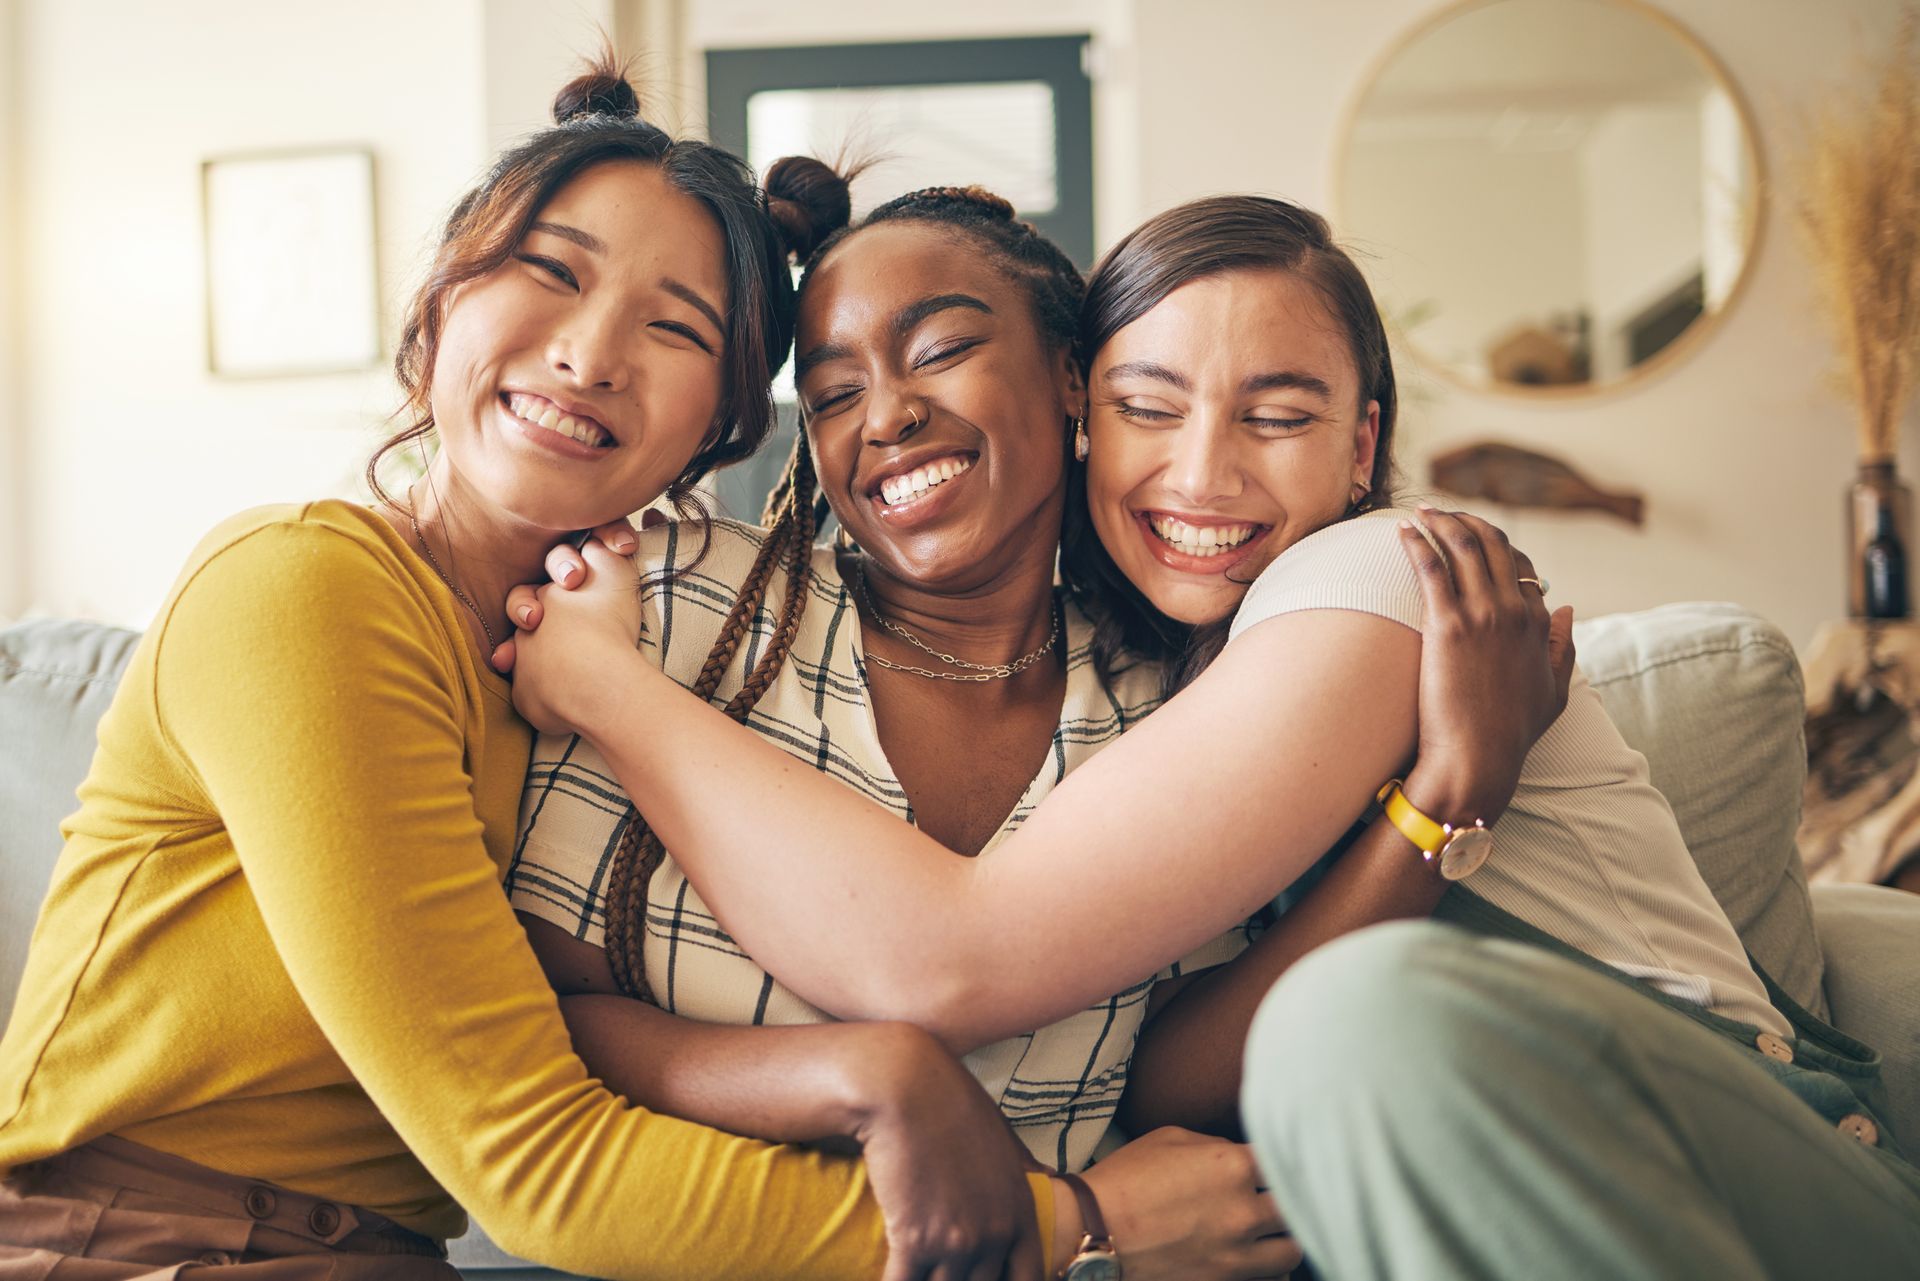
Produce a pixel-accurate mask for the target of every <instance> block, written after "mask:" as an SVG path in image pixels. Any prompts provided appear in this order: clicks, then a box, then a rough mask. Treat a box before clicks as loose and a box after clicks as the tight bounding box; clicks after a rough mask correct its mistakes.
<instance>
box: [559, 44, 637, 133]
mask: <svg viewBox="0 0 1920 1281" xmlns="http://www.w3.org/2000/svg"><path fill="white" fill-rule="evenodd" d="M639 114H640V95H639V94H638V93H637V92H635V91H634V87H633V85H632V84H631V83H630V82H629V81H628V80H627V68H626V65H625V64H624V63H622V62H620V61H618V60H616V59H615V58H614V56H613V54H612V52H611V51H607V52H603V53H601V54H600V56H599V57H597V58H595V59H593V61H591V62H589V63H588V64H587V69H586V71H584V72H583V73H581V74H580V75H578V76H575V77H574V78H573V79H571V80H569V81H567V83H566V86H565V87H564V88H562V89H561V90H560V92H559V93H558V94H556V95H554V99H553V122H554V123H555V124H557V125H558V124H565V123H566V122H567V121H569V120H576V119H578V118H579V117H581V116H613V117H614V118H616V119H622V120H632V119H635V118H636V117H638V116H639Z"/></svg>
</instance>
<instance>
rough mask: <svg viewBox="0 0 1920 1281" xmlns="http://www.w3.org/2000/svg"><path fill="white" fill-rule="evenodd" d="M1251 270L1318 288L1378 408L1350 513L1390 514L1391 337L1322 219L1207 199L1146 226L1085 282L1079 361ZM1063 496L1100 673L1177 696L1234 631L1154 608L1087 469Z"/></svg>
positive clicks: (1285, 206) (1067, 567)
mask: <svg viewBox="0 0 1920 1281" xmlns="http://www.w3.org/2000/svg"><path fill="white" fill-rule="evenodd" d="M1249 270H1266V271H1276V270H1277V271H1285V272H1288V273H1290V274H1292V275H1293V276H1295V277H1297V278H1299V279H1300V280H1303V281H1305V282H1307V283H1308V284H1310V285H1312V286H1313V287H1314V288H1315V289H1317V290H1318V291H1319V293H1320V296H1321V297H1322V298H1323V299H1324V300H1325V301H1326V304H1327V310H1328V311H1329V313H1331V314H1332V316H1333V317H1334V319H1335V321H1337V322H1338V323H1339V325H1340V326H1341V327H1342V328H1343V329H1344V330H1345V332H1346V335H1347V342H1348V346H1349V349H1350V351H1351V353H1352V356H1353V367H1354V369H1355V371H1356V372H1357V373H1358V374H1359V381H1360V407H1365V405H1366V404H1367V402H1368V401H1377V402H1378V403H1379V405H1380V432H1379V437H1378V441H1377V443H1376V445H1375V448H1374V455H1373V473H1372V476H1371V477H1370V481H1371V485H1372V488H1371V489H1370V490H1369V492H1368V493H1367V494H1366V495H1365V496H1364V497H1362V498H1361V500H1360V501H1359V502H1358V503H1356V504H1355V505H1354V506H1353V507H1352V509H1350V512H1349V514H1350V515H1357V514H1359V513H1360V512H1363V511H1371V510H1373V509H1375V508H1378V507H1385V506H1388V505H1390V504H1391V502H1392V489H1393V448H1392V446H1393V427H1394V419H1395V417H1396V414H1397V411H1398V408H1399V398H1398V396H1397V394H1396V392H1395V389H1394V380H1393V355H1392V352H1391V351H1390V350H1389V348H1388V345H1387V332H1386V327H1385V326H1384V325H1383V324H1382V323H1381V320H1380V309H1379V307H1377V306H1376V305H1375V304H1374V301H1373V291H1372V290H1371V289H1369V288H1368V287H1367V281H1366V277H1365V276H1363V275H1362V274H1361V273H1360V268H1359V267H1358V266H1357V265H1355V263H1354V261H1353V259H1352V258H1351V257H1350V256H1348V254H1347V252H1346V251H1345V250H1344V249H1342V248H1341V247H1340V246H1339V245H1338V244H1336V243H1334V239H1333V231H1332V229H1331V228H1330V227H1329V226H1328V225H1327V220H1326V219H1325V218H1322V217H1321V216H1320V215H1319V214H1317V213H1314V212H1313V211H1312V210H1310V209H1303V208H1301V207H1300V206H1299V205H1295V204H1290V203H1289V202H1287V201H1285V200H1276V199H1273V198H1271V197H1268V196H1212V197H1209V198H1207V199H1204V200H1194V201H1189V202H1188V203H1187V204H1184V205H1180V206H1178V207H1176V208H1173V209H1169V210H1167V212H1165V213H1163V214H1160V215H1158V216H1157V217H1154V218H1150V219H1148V220H1147V221H1146V222H1144V223H1142V224H1141V225H1140V226H1139V227H1137V228H1136V229H1135V230H1134V231H1132V232H1131V233H1129V234H1128V235H1127V237H1126V238H1125V239H1123V240H1122V241H1120V243H1119V244H1117V245H1115V246H1114V247H1113V248H1112V249H1111V250H1109V251H1108V252H1107V255H1106V257H1105V258H1103V259H1102V260H1101V262H1100V265H1099V266H1098V267H1096V268H1095V269H1094V273H1093V276H1092V278H1091V279H1090V280H1088V281H1087V293H1086V301H1085V302H1084V303H1082V305H1081V308H1080V338H1079V341H1080V353H1081V359H1082V360H1083V361H1084V362H1085V363H1086V364H1087V365H1088V366H1091V365H1092V363H1093V358H1094V356H1095V355H1096V354H1097V353H1098V352H1099V350H1100V348H1101V347H1103V346H1105V345H1106V342H1107V340H1108V339H1109V338H1112V337H1113V336H1114V335H1115V334H1116V333H1118V332H1120V330H1122V329H1124V328H1126V327H1127V326H1128V325H1130V324H1132V323H1133V322H1134V321H1136V320H1138V319H1140V317H1142V316H1144V315H1146V314H1147V313H1148V312H1149V311H1152V310H1153V309H1154V308H1155V307H1157V306H1159V305H1160V304H1161V302H1163V301H1164V300H1165V299H1166V297H1167V295H1169V294H1171V293H1172V292H1173V291H1174V290H1176V289H1179V288H1180V287H1181V286H1183V285H1188V284H1192V283H1193V282H1194V281H1196V280H1204V279H1206V278H1208V277H1210V276H1218V275H1224V274H1226V273H1228V272H1233V271H1249ZM1067 486H1068V494H1067V513H1066V523H1065V527H1064V529H1063V530H1062V534H1061V542H1060V572H1061V577H1062V578H1063V579H1064V580H1065V581H1066V584H1067V586H1068V587H1069V588H1071V589H1072V591H1073V593H1074V595H1075V597H1076V599H1077V600H1078V602H1079V604H1080V607H1081V609H1082V610H1083V611H1084V612H1085V613H1086V615H1087V617H1088V618H1089V619H1091V620H1092V622H1093V625H1094V639H1093V655H1094V659H1095V661H1096V663H1097V664H1098V665H1099V671H1100V672H1101V673H1102V674H1103V675H1110V674H1111V673H1113V672H1114V671H1117V670H1118V669H1119V668H1121V667H1123V666H1125V665H1127V664H1128V663H1129V662H1132V661H1134V660H1137V659H1146V660H1149V661H1152V662H1158V663H1161V664H1164V665H1165V671H1166V678H1165V691H1166V692H1167V693H1168V694H1171V693H1173V692H1174V691H1175V690H1177V689H1179V688H1180V687H1181V686H1183V685H1185V684H1186V683H1187V682H1188V681H1190V680H1192V679H1193V678H1194V677H1195V676H1197V675H1199V673H1200V672H1201V671H1202V670H1203V669H1204V668H1205V667H1206V665H1207V664H1208V663H1210V662H1212V661H1213V659H1214V657H1215V656H1217V655H1218V654H1219V652H1220V648H1221V646H1223V645H1224V644H1225V643H1226V637H1227V622H1226V621H1224V620H1223V621H1221V622H1218V623H1209V624H1204V625H1202V626H1198V627H1194V626H1189V625H1188V624H1185V623H1181V622H1179V621H1177V620H1175V619H1172V618H1168V617H1167V616H1166V615H1165V614H1163V613H1161V612H1160V611H1159V610H1157V609H1155V608H1154V607H1153V604H1152V602H1150V601H1149V600H1148V599H1147V598H1146V596H1145V595H1143V594H1142V593H1141V591H1140V589H1139V588H1137V587H1135V586H1134V585H1133V584H1132V583H1131V582H1130V581H1128V579H1127V576H1126V575H1125V574H1123V573H1121V572H1120V568H1119V566H1117V565H1115V564H1114V562H1113V557H1112V556H1110V555H1108V554H1107V549H1106V547H1105V546H1104V545H1103V544H1102V543H1101V541H1100V535H1099V533H1098V532H1097V531H1096V530H1095V529H1094V526H1093V517H1092V513H1091V512H1090V511H1089V509H1088V506H1087V492H1086V471H1085V469H1084V468H1081V467H1075V468H1072V469H1071V470H1070V472H1069V473H1068V478H1067Z"/></svg>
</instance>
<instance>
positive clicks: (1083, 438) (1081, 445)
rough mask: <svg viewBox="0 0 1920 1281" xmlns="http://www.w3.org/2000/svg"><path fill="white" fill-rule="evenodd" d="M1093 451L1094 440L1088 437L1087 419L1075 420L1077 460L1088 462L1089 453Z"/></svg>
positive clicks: (1074, 444) (1074, 432)
mask: <svg viewBox="0 0 1920 1281" xmlns="http://www.w3.org/2000/svg"><path fill="white" fill-rule="evenodd" d="M1092 451H1093V442H1092V441H1090V440H1088V439H1087V420H1086V419H1084V418H1076V419H1074V420H1073V457H1074V460H1075V461H1076V462H1082V463H1084V462H1086V461H1087V455H1088V454H1089V453H1091V452H1092Z"/></svg>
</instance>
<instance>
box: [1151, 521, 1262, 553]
mask: <svg viewBox="0 0 1920 1281" xmlns="http://www.w3.org/2000/svg"><path fill="white" fill-rule="evenodd" d="M1147 524H1148V525H1149V526H1150V527H1151V528H1152V529H1153V532H1154V533H1156V534H1158V535H1159V536H1160V538H1161V539H1162V541H1164V542H1166V543H1167V544H1169V545H1170V546H1172V547H1173V548H1174V549H1175V550H1177V551H1180V552H1183V553H1185V554H1186V555H1188V556H1199V557H1202V558H1205V557H1209V556H1220V555H1223V554H1225V553H1226V552H1229V551H1232V550H1233V549H1234V548H1236V547H1238V546H1240V545H1241V544H1242V543H1245V542H1246V541H1247V540H1248V539H1249V538H1252V537H1253V532H1254V530H1255V529H1257V528H1259V527H1258V526H1257V525H1200V526H1195V525H1189V524H1187V522H1185V521H1183V520H1180V519H1178V518H1177V517H1173V516H1160V515H1150V516H1148V517H1147Z"/></svg>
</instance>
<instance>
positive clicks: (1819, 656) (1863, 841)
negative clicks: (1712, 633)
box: [1800, 619, 1920, 888]
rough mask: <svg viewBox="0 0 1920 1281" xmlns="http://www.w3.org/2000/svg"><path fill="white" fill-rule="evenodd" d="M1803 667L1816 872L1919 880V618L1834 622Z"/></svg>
mask: <svg viewBox="0 0 1920 1281" xmlns="http://www.w3.org/2000/svg"><path fill="white" fill-rule="evenodd" d="M1804 667H1805V670H1806V678H1807V787H1806V794H1805V797H1804V798H1803V805H1802V809H1801V814H1800V855H1801V857H1802V858H1803V859H1804V860H1805V861H1806V865H1807V877H1808V879H1810V880H1814V881H1854V882H1862V881H1864V882H1883V883H1888V884H1892V883H1895V882H1900V883H1902V884H1905V883H1907V882H1913V881H1917V880H1920V861H1917V860H1916V856H1920V624H1915V623H1867V622H1860V621H1855V620H1851V619H1850V620H1847V621H1845V622H1834V623H1827V624H1826V625H1825V626H1823V627H1822V628H1821V629H1820V631H1819V632H1818V633H1817V634H1816V635H1815V636H1814V638H1813V644H1812V645H1811V646H1810V647H1809V648H1808V650H1807V655H1806V659H1805V660H1804ZM1908 888H1913V886H1911V885H1908Z"/></svg>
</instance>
